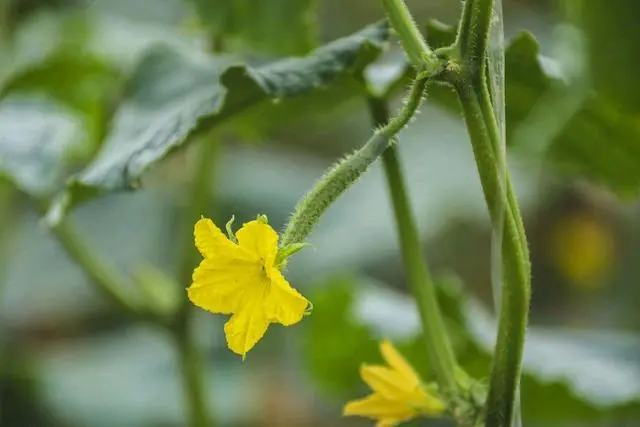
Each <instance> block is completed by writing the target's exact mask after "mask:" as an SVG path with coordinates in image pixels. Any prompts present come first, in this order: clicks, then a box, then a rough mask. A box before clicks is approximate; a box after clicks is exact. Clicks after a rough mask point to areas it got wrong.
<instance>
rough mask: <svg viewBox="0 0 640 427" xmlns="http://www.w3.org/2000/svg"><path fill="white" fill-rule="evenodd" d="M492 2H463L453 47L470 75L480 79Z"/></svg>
mask: <svg viewBox="0 0 640 427" xmlns="http://www.w3.org/2000/svg"><path fill="white" fill-rule="evenodd" d="M492 13H493V0H465V1H464V6H463V8H462V17H461V19H460V25H459V27H458V35H457V37H456V42H455V44H454V46H456V47H457V50H458V51H459V55H460V58H461V59H462V60H463V61H464V62H465V63H466V64H465V65H466V67H467V68H468V69H469V71H470V75H471V76H472V77H473V78H474V79H475V78H482V74H483V72H484V68H485V63H486V61H485V57H486V52H487V45H488V40H489V29H490V28H491V16H492Z"/></svg>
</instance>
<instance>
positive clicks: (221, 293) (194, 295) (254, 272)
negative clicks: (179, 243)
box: [187, 216, 309, 358]
mask: <svg viewBox="0 0 640 427" xmlns="http://www.w3.org/2000/svg"><path fill="white" fill-rule="evenodd" d="M228 227H229V228H230V226H228ZM194 234H195V243H196V247H197V248H198V250H199V251H200V253H201V254H202V256H203V257H204V259H203V260H202V262H201V263H200V265H199V266H198V267H197V268H196V269H195V270H194V271H193V283H192V284H191V286H190V287H189V288H188V289H187V293H188V296H189V299H190V300H191V302H192V303H193V304H195V305H197V306H198V307H201V308H203V309H205V310H208V311H211V312H212V313H221V314H231V315H232V316H231V318H230V319H229V321H228V322H227V323H226V324H225V325H224V332H225V335H226V337H227V345H228V346H229V348H230V349H231V350H233V351H234V352H235V353H237V354H240V355H242V356H243V358H244V356H245V355H246V353H247V352H248V351H249V350H251V348H253V346H254V345H255V344H256V343H257V342H258V340H260V338H262V336H263V335H264V333H265V332H266V331H267V328H268V327H269V324H270V323H280V324H282V325H285V326H289V325H293V324H294V323H297V322H299V321H300V320H301V319H302V317H303V316H304V314H305V311H306V309H307V305H308V304H309V301H307V299H306V298H305V297H303V296H302V295H300V293H298V291H296V290H295V289H293V288H292V287H291V286H290V285H289V283H288V282H287V280H286V279H285V278H284V276H283V275H282V273H281V272H280V270H279V268H278V267H277V265H276V256H277V253H278V234H277V233H276V232H275V231H274V230H273V228H271V226H269V225H268V224H267V221H266V217H264V216H262V217H258V219H257V220H254V221H250V222H247V223H246V224H244V225H243V226H242V228H241V229H240V230H238V232H237V233H236V235H235V237H234V236H233V235H232V234H231V232H230V237H231V238H232V239H233V240H230V239H229V238H227V237H226V236H225V235H224V234H223V233H222V231H220V229H219V228H218V227H217V226H216V225H215V224H214V223H213V221H211V220H210V219H207V218H202V219H200V220H199V221H198V222H197V223H196V225H195V230H194ZM236 240H237V243H236ZM278 264H280V263H278ZM280 265H281V264H280Z"/></svg>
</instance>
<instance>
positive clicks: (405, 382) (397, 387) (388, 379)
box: [343, 341, 445, 427]
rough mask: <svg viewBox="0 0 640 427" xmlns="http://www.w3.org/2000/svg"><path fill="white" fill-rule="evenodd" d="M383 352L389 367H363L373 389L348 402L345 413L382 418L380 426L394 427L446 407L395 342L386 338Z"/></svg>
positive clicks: (361, 373)
mask: <svg viewBox="0 0 640 427" xmlns="http://www.w3.org/2000/svg"><path fill="white" fill-rule="evenodd" d="M380 353H382V357H383V359H384V360H385V362H387V364H388V365H389V367H387V366H371V365H363V366H362V367H361V368H360V376H361V377H362V379H363V380H364V382H366V383H367V385H368V386H369V387H371V389H372V390H373V393H372V394H370V395H369V396H367V397H365V398H364V399H359V400H352V401H351V402H348V403H347V404H346V405H345V407H344V411H343V414H344V415H359V416H363V417H369V418H373V419H376V420H378V423H377V424H376V426H377V427H391V426H395V425H397V424H398V423H401V422H403V421H407V420H409V419H411V418H413V417H416V416H418V415H421V414H423V415H435V414H440V413H442V412H443V411H444V409H445V404H444V403H443V402H442V401H441V400H440V399H438V398H437V397H435V396H434V395H433V394H430V393H429V391H428V390H427V389H426V388H425V387H424V386H423V384H422V381H421V380H420V377H418V374H417V373H416V372H415V371H414V370H413V368H412V367H411V365H409V363H407V361H406V360H405V359H404V358H403V357H402V356H401V355H400V353H399V352H398V351H397V350H396V349H395V347H394V346H393V344H391V343H390V342H389V341H383V342H382V343H381V344H380Z"/></svg>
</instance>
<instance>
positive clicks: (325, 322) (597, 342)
mask: <svg viewBox="0 0 640 427" xmlns="http://www.w3.org/2000/svg"><path fill="white" fill-rule="evenodd" d="M437 284H438V298H439V302H440V307H441V308H442V311H443V314H444V316H445V319H446V320H447V328H448V330H449V334H450V336H451V337H452V341H453V345H454V349H455V352H456V355H457V357H458V360H459V361H460V363H461V365H462V367H463V368H464V369H465V370H467V372H469V373H470V374H471V375H474V376H475V377H476V378H486V376H487V375H488V373H489V365H490V363H491V359H490V352H491V351H492V349H493V341H494V337H495V327H496V325H495V321H494V320H493V317H492V316H491V315H490V314H489V313H488V311H487V309H486V308H484V307H483V306H482V304H481V303H479V302H478V301H477V300H475V299H474V298H473V297H470V296H467V295H465V293H464V290H463V287H462V285H461V284H460V282H459V281H458V280H456V279H455V278H451V277H449V278H442V279H440V280H439V281H438V282H437ZM312 299H313V301H314V302H315V306H316V309H315V310H314V313H313V316H310V317H309V318H308V319H307V320H306V323H307V325H308V327H309V334H308V336H307V338H306V341H305V347H304V353H305V356H306V358H307V362H308V366H309V368H310V371H311V373H312V374H313V376H314V378H315V379H316V381H317V382H318V383H319V384H320V385H322V386H323V387H324V388H325V389H327V390H328V391H331V392H333V393H334V394H336V395H338V396H341V397H344V396H349V397H351V398H353V397H355V396H356V395H357V393H358V390H359V389H360V388H361V384H362V381H361V380H360V379H359V378H358V376H357V375H356V374H355V373H357V371H358V368H359V366H360V364H361V363H363V362H368V363H369V362H371V363H373V362H377V361H379V355H378V354H377V348H376V345H375V344H374V343H375V342H378V341H379V340H380V339H382V338H388V339H390V340H392V341H393V342H394V343H395V344H397V345H398V346H399V349H400V350H401V351H402V353H403V355H405V356H406V357H407V358H408V359H409V360H410V361H411V362H412V363H414V364H415V365H414V366H416V368H417V369H418V370H419V371H420V373H421V374H422V376H423V377H424V378H430V377H429V368H428V366H425V360H424V352H423V350H422V344H421V343H420V337H419V336H418V333H419V330H420V327H419V322H418V320H417V311H416V307H415V303H414V302H413V301H412V300H411V299H410V298H409V297H408V296H404V295H402V294H399V293H398V292H396V291H392V290H388V289H386V290H385V289H382V288H380V287H379V286H376V285H372V284H371V283H369V282H368V281H366V280H363V279H362V278H360V279H357V278H342V279H339V280H330V281H328V282H327V283H325V284H324V286H323V287H321V288H318V291H316V293H315V294H314V295H312ZM387 315H388V316H393V318H394V321H395V326H393V325H390V324H386V323H385V318H386V316H387ZM336 331H339V333H337V332H336ZM346 337H348V338H346ZM526 349H527V353H526V354H527V356H526V357H525V361H524V366H523V369H524V377H523V382H522V394H523V396H526V399H523V414H524V417H525V419H527V420H538V421H560V420H579V419H584V420H586V419H606V418H607V417H612V416H614V417H615V416H618V417H632V416H637V414H639V413H640V386H638V383H637V379H638V378H639V377H640V370H639V369H638V364H637V360H638V354H640V341H639V340H638V339H637V338H636V337H634V336H633V335H627V334H623V333H617V334H616V333H611V332H609V331H580V330H571V329H568V330H565V329H554V328H540V327H531V328H530V330H529V334H528V341H527V345H526ZM354 354H357V355H358V356H354Z"/></svg>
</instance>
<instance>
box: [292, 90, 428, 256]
mask: <svg viewBox="0 0 640 427" xmlns="http://www.w3.org/2000/svg"><path fill="white" fill-rule="evenodd" d="M426 84H427V79H426V78H422V79H417V80H415V81H414V82H413V85H412V86H411V89H410V91H409V95H408V96H407V99H406V102H405V105H404V107H403V108H402V109H401V110H400V112H399V113H398V115H397V116H396V117H394V118H393V119H392V120H391V121H390V122H389V123H388V124H387V125H386V126H384V127H381V128H379V129H378V130H376V131H375V133H374V134H373V136H372V137H371V138H370V139H369V140H368V141H367V143H366V144H365V145H363V146H362V148H360V149H359V150H357V151H356V152H355V153H353V154H351V155H349V156H347V157H345V158H344V159H343V160H342V161H340V162H338V163H336V164H335V165H334V166H333V167H331V168H330V169H329V171H328V172H327V173H326V174H325V175H324V177H322V178H321V179H320V180H319V181H318V182H317V183H316V185H315V186H314V187H313V188H312V189H311V191H309V193H307V195H306V196H304V197H303V198H302V200H301V201H300V202H299V203H298V205H297V206H296V208H295V210H294V212H293V214H292V216H291V218H290V219H289V222H288V223H287V225H286V227H285V229H284V232H283V233H282V234H283V235H282V240H281V243H280V246H281V247H285V246H288V245H291V244H294V243H304V241H305V239H306V237H307V236H308V235H309V233H311V231H312V229H313V227H314V226H315V225H316V223H317V222H318V220H319V219H320V216H321V215H322V214H323V213H324V211H325V210H326V209H327V208H328V207H329V206H330V205H331V204H332V203H333V202H334V201H335V200H336V199H337V198H338V197H339V196H340V195H341V194H342V193H344V192H345V191H346V190H347V189H348V188H349V187H350V186H351V185H352V184H353V183H355V182H356V181H357V180H358V178H360V176H361V175H362V174H363V173H364V172H365V171H366V170H367V169H368V168H369V166H371V164H372V163H373V162H374V161H376V160H377V158H378V157H380V155H381V154H382V153H383V152H384V151H385V150H386V149H387V148H388V147H389V146H391V145H393V143H394V142H395V136H396V134H397V133H398V132H400V131H401V130H402V129H403V128H404V127H405V126H406V125H407V124H408V123H409V121H410V120H411V118H412V117H413V116H414V114H415V112H416V110H417V109H418V107H419V106H420V104H421V102H422V96H423V93H424V90H425V87H426Z"/></svg>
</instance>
